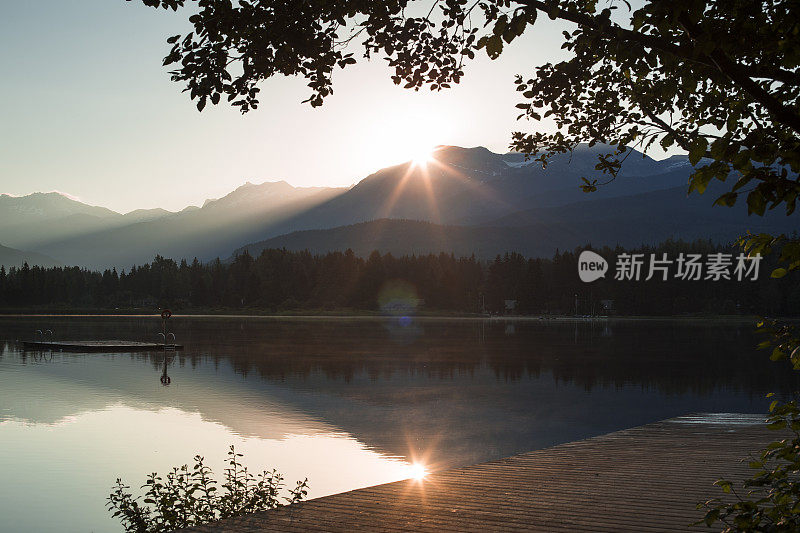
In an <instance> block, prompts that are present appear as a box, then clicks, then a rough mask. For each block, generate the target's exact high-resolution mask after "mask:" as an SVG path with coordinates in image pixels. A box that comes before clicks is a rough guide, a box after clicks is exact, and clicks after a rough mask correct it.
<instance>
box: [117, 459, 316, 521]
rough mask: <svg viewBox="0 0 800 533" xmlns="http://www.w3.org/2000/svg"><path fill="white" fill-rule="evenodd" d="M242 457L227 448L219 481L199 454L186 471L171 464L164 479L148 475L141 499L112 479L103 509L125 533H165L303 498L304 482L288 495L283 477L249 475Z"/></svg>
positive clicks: (270, 473) (120, 481)
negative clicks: (117, 522)
mask: <svg viewBox="0 0 800 533" xmlns="http://www.w3.org/2000/svg"><path fill="white" fill-rule="evenodd" d="M241 457H242V454H240V453H236V451H235V450H234V447H233V446H231V448H230V451H229V452H228V467H227V468H226V469H225V474H224V481H223V483H222V484H220V483H218V482H217V481H216V480H215V479H214V478H213V477H212V472H211V469H210V468H209V467H208V466H206V464H205V463H204V462H203V458H202V457H200V456H199V455H197V456H195V458H194V460H195V464H194V466H193V467H192V468H191V469H190V468H189V467H188V465H183V466H181V467H175V468H173V469H172V471H171V472H169V473H168V474H167V475H166V478H162V477H161V476H159V475H158V474H157V473H153V474H150V475H149V476H147V481H146V482H145V484H144V485H143V486H142V488H144V489H146V490H145V494H144V499H143V500H142V501H141V502H140V498H139V497H136V498H134V497H133V495H132V494H131V493H130V492H128V489H130V487H129V486H127V485H125V484H123V483H122V480H121V479H117V483H116V485H115V487H114V489H113V491H112V492H111V494H109V496H108V509H109V510H110V511H113V513H112V515H113V516H114V518H119V520H120V522H121V523H122V526H123V527H124V528H125V531H126V532H127V533H166V532H168V531H175V530H176V529H181V528H185V527H191V526H197V525H201V524H207V523H209V522H213V521H215V520H220V519H222V518H230V517H232V516H241V515H243V514H247V513H255V512H258V511H267V510H269V509H274V508H276V507H278V506H279V505H281V504H282V502H285V503H290V504H291V503H296V502H299V501H301V500H303V498H305V496H306V494H307V492H308V491H307V489H308V484H307V481H308V480H305V481H299V482H298V483H297V486H296V487H295V488H294V489H290V490H288V491H287V492H288V496H283V495H282V494H281V493H282V492H283V489H284V483H283V476H281V475H280V474H279V473H277V472H276V471H274V470H273V471H271V472H270V471H266V470H265V471H264V472H261V473H260V474H259V475H257V476H256V475H253V474H252V473H251V472H249V471H248V470H247V467H246V466H244V465H243V464H242V463H241V461H240V458H241ZM220 489H221V490H220Z"/></svg>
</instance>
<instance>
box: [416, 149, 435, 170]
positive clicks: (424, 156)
mask: <svg viewBox="0 0 800 533" xmlns="http://www.w3.org/2000/svg"><path fill="white" fill-rule="evenodd" d="M435 153H436V147H434V146H423V147H420V148H417V149H416V150H414V152H413V154H412V156H411V164H412V165H414V166H415V167H423V168H424V167H427V166H428V164H430V163H433V162H434V161H436V158H435V157H434V154H435Z"/></svg>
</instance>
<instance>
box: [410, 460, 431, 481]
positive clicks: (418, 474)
mask: <svg viewBox="0 0 800 533" xmlns="http://www.w3.org/2000/svg"><path fill="white" fill-rule="evenodd" d="M408 469H409V472H408V474H409V475H408V477H409V478H410V479H416V480H417V481H421V480H422V479H424V478H425V476H427V475H428V471H427V470H426V469H425V465H421V464H419V463H413V464H411V465H409V467H408Z"/></svg>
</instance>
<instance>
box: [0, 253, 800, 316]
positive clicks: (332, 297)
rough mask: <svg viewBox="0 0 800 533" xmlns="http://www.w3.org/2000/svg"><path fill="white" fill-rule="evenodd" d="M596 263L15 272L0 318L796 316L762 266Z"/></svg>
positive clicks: (344, 261)
mask: <svg viewBox="0 0 800 533" xmlns="http://www.w3.org/2000/svg"><path fill="white" fill-rule="evenodd" d="M596 251H597V252H599V253H600V254H601V255H603V256H604V257H605V258H606V259H607V260H608V261H609V264H610V266H609V268H610V270H609V272H608V273H607V274H606V277H605V278H604V279H600V280H598V281H596V282H594V283H591V284H587V283H583V282H581V281H580V280H579V278H578V275H577V271H578V255H579V253H580V250H575V251H568V252H559V251H557V252H556V254H555V255H554V256H553V257H552V258H551V259H541V258H533V259H532V258H526V257H523V256H522V255H520V254H517V253H513V252H512V253H507V254H504V255H502V256H497V257H496V258H495V259H494V260H493V261H488V262H487V261H480V260H478V259H476V258H475V257H474V256H473V257H461V258H457V257H454V256H453V255H450V254H443V253H442V254H438V255H433V254H431V255H420V256H404V257H395V256H393V255H391V254H384V255H381V254H380V253H378V252H373V253H372V254H370V256H369V257H368V258H366V259H363V258H361V257H358V256H356V255H355V254H354V253H353V252H352V251H350V250H348V251H346V252H344V253H342V252H330V253H327V254H324V255H313V254H311V253H309V252H306V251H301V252H292V251H287V250H275V249H268V250H264V251H263V252H262V254H261V255H260V256H259V257H258V258H253V257H251V256H250V255H249V254H247V253H244V254H242V255H240V256H238V257H236V258H235V259H234V260H233V261H231V262H230V263H225V262H222V261H220V260H219V259H217V260H214V261H211V262H210V263H207V264H201V263H200V262H199V261H197V260H196V259H195V260H193V261H192V262H191V263H189V262H187V261H180V262H176V261H174V260H172V259H165V258H163V257H160V256H157V257H156V258H155V259H154V261H153V262H152V263H149V264H145V265H141V266H134V267H132V268H131V270H130V271H129V272H124V271H123V272H120V273H118V272H117V271H116V270H106V271H104V272H94V271H89V270H84V269H80V268H77V267H56V268H41V267H29V266H27V265H24V266H23V267H22V268H11V269H10V270H9V271H8V272H6V271H5V270H0V307H2V308H5V309H15V308H30V307H50V308H57V307H59V306H61V307H65V308H73V309H74V308H84V309H114V308H122V309H132V308H146V309H155V308H157V307H170V308H173V309H176V310H183V311H191V310H192V309H196V310H208V309H253V310H263V311H292V310H296V311H297V310H315V311H316V310H319V311H324V310H347V309H351V310H354V309H357V310H371V311H384V312H390V313H391V312H397V311H398V310H405V311H408V312H412V311H413V310H414V309H422V310H426V311H431V312H436V311H442V312H459V313H480V312H483V311H486V312H489V313H495V314H502V313H506V312H509V310H507V309H506V301H507V300H512V301H515V309H514V310H513V313H514V314H580V315H605V314H609V313H612V314H613V313H616V314H627V315H664V316H665V315H677V314H688V313H709V314H766V315H772V316H786V315H798V314H800V298H798V296H800V281H789V279H772V278H770V277H769V275H768V273H769V271H770V268H771V267H770V264H768V263H767V262H766V261H764V263H765V264H763V265H761V275H760V276H759V279H758V280H757V281H748V280H744V281H737V280H736V279H735V278H734V279H731V280H724V279H722V280H719V281H706V280H700V281H686V280H681V279H675V278H674V277H669V279H667V280H666V281H662V280H661V279H660V278H656V279H653V280H650V281H645V278H646V277H647V264H646V263H645V265H644V268H643V269H642V276H641V279H640V280H639V281H617V280H615V279H614V266H615V264H616V256H617V255H618V254H621V253H642V254H644V256H645V260H646V259H647V258H648V257H649V256H650V254H656V255H657V256H661V254H664V253H666V254H667V255H668V257H670V258H673V259H674V258H675V257H677V256H678V254H679V253H695V254H702V255H703V256H704V257H705V256H707V255H708V254H711V253H720V252H725V253H731V254H735V253H736V252H737V250H735V249H733V248H730V247H724V246H719V245H714V244H712V243H710V242H707V241H697V242H694V243H685V242H678V241H667V242H664V243H662V244H660V245H657V246H652V247H642V248H639V249H637V250H624V249H622V248H619V247H618V248H602V249H598V250H596ZM772 266H774V265H772ZM604 300H605V301H606V302H605V303H606V305H607V304H608V301H609V300H610V301H612V302H611V304H612V305H611V307H610V308H606V307H605V306H604V305H603V301H604ZM398 306H400V307H399V308H398Z"/></svg>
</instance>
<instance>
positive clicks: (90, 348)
mask: <svg viewBox="0 0 800 533" xmlns="http://www.w3.org/2000/svg"><path fill="white" fill-rule="evenodd" d="M22 345H23V346H24V347H25V348H28V349H33V350H60V351H65V352H152V351H159V350H162V351H163V350H165V349H166V350H182V349H183V346H182V345H180V344H166V345H165V344H164V343H163V342H161V343H159V342H136V341H23V342H22Z"/></svg>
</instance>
